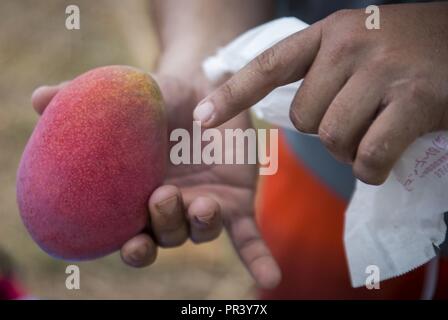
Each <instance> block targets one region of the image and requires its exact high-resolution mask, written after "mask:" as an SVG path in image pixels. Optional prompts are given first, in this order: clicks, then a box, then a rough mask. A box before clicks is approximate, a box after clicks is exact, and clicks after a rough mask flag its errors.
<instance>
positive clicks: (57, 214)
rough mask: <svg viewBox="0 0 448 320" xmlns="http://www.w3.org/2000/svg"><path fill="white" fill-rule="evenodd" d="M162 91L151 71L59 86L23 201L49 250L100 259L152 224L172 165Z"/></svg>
mask: <svg viewBox="0 0 448 320" xmlns="http://www.w3.org/2000/svg"><path fill="white" fill-rule="evenodd" d="M167 142H168V140H167V124H166V115H165V110H164V103H163V99H162V95H161V93H160V91H159V88H158V86H157V84H156V82H155V81H154V80H153V79H152V78H151V77H150V76H149V75H148V74H146V73H144V72H141V71H139V70H137V69H134V68H131V67H126V66H107V67H101V68H97V69H93V70H91V71H89V72H87V73H85V74H83V75H81V76H79V77H77V78H76V79H74V80H73V81H71V82H70V83H69V84H68V85H67V86H66V87H64V88H63V89H62V90H61V91H59V92H58V93H57V94H56V96H55V97H54V98H53V99H52V100H51V102H50V103H49V105H48V106H47V108H46V109H45V111H44V113H43V115H42V117H41V118H40V120H39V122H38V124H37V126H36V127H35V129H34V131H33V133H32V135H31V138H30V139H29V141H28V143H27V145H26V147H25V150H24V153H23V155H22V159H21V161H20V164H19V169H18V174H17V201H18V205H19V209H20V213H21V216H22V219H23V222H24V224H25V226H26V227H27V229H28V231H29V233H30V234H31V236H32V238H33V239H34V240H35V241H36V242H37V243H38V244H39V246H40V247H41V248H42V249H43V250H44V251H46V252H47V253H48V254H50V255H52V256H54V257H58V258H62V259H66V260H84V259H93V258H97V257H101V256H104V255H107V254H109V253H111V252H113V251H116V250H118V249H119V248H120V247H121V246H122V245H123V244H124V242H126V241H127V240H129V239H130V238H131V237H132V236H134V235H136V234H137V233H139V232H141V231H142V230H143V229H144V228H145V225H146V223H147V220H148V212H147V210H148V209H147V201H148V199H149V197H150V195H151V193H152V192H153V190H154V189H155V188H156V187H157V186H158V185H160V184H161V182H162V180H163V178H164V174H165V166H166V162H167V152H168V150H167Z"/></svg>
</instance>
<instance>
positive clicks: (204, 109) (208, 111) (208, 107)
mask: <svg viewBox="0 0 448 320" xmlns="http://www.w3.org/2000/svg"><path fill="white" fill-rule="evenodd" d="M214 111H215V106H214V105H213V103H211V102H210V101H205V102H203V103H201V104H200V105H198V106H197V107H196V109H194V111H193V118H194V120H196V121H201V122H202V123H205V122H207V121H209V120H210V119H211V117H212V115H213V112H214Z"/></svg>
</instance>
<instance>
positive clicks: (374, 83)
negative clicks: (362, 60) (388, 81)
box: [319, 69, 384, 163]
mask: <svg viewBox="0 0 448 320" xmlns="http://www.w3.org/2000/svg"><path fill="white" fill-rule="evenodd" d="M381 77H382V75H381V74H380V73H378V72H377V73H373V72H371V70H370V69H362V70H359V71H358V72H356V73H355V74H354V75H353V76H352V77H351V78H350V79H349V80H348V81H347V83H346V84H345V85H344V87H343V88H342V90H341V91H340V92H339V93H338V94H337V96H336V97H335V98H334V100H333V101H332V102H331V104H330V106H329V107H328V109H327V111H326V113H325V115H324V117H323V119H322V121H321V123H320V125H319V137H320V139H321V141H322V142H323V144H324V145H325V146H326V147H327V149H328V150H329V151H330V152H331V153H332V154H333V155H334V156H335V158H336V159H338V160H340V161H342V162H347V163H352V162H353V160H354V158H355V154H356V150H357V148H358V145H359V143H360V141H361V138H362V137H363V136H364V135H365V133H366V132H367V129H368V128H369V126H370V125H371V123H372V122H373V120H374V118H375V116H376V114H377V111H378V109H379V108H380V105H381V99H382V97H383V96H384V85H383V83H384V81H380V79H381Z"/></svg>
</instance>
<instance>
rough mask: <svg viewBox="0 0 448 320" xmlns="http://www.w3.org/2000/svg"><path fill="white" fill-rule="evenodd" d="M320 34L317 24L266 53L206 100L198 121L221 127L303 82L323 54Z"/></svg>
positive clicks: (198, 110) (197, 112)
mask: <svg viewBox="0 0 448 320" xmlns="http://www.w3.org/2000/svg"><path fill="white" fill-rule="evenodd" d="M320 34H321V32H320V24H319V23H316V24H314V25H312V26H310V27H308V28H307V29H305V30H303V31H300V32H297V33H295V34H293V35H291V36H289V37H288V38H286V39H284V40H282V41H280V42H279V43H277V44H276V45H274V46H273V47H271V48H269V49H267V50H266V51H264V52H263V53H262V54H260V55H259V56H257V57H256V58H255V59H254V60H252V61H251V62H250V63H249V64H248V65H247V66H245V67H244V68H243V69H241V70H240V71H239V72H237V73H236V74H235V75H234V76H233V77H231V78H230V79H229V80H228V81H227V82H225V83H224V84H222V85H221V86H220V87H219V88H218V89H216V90H215V91H214V92H212V93H211V94H210V95H209V96H208V97H206V98H205V99H204V100H202V102H201V103H200V104H199V105H198V106H197V107H196V109H195V110H194V113H193V116H194V119H195V120H197V121H201V122H202V124H203V126H204V127H213V126H217V125H220V124H222V123H224V122H225V121H227V120H229V119H231V118H233V117H234V116H236V115H237V114H239V113H240V112H242V111H243V110H245V109H247V108H249V107H251V106H252V105H253V104H255V103H256V102H258V101H259V100H261V99H262V98H263V97H265V96H266V95H267V94H268V93H269V92H271V91H272V90H273V89H274V88H276V87H278V86H282V85H285V84H287V83H290V82H294V81H296V80H299V79H301V78H303V77H304V76H305V73H306V72H307V70H308V69H309V67H310V65H311V63H312V62H313V60H314V57H315V56H316V54H317V51H318V50H319V44H320Z"/></svg>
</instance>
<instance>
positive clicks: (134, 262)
mask: <svg viewBox="0 0 448 320" xmlns="http://www.w3.org/2000/svg"><path fill="white" fill-rule="evenodd" d="M156 257H157V245H156V244H155V243H154V241H153V240H152V239H151V237H150V236H149V235H147V234H146V233H141V234H139V235H137V236H135V237H134V238H132V239H130V240H128V241H127V242H126V243H125V244H124V245H123V247H122V248H121V259H122V260H123V261H124V262H125V263H126V264H128V265H130V266H131V267H136V268H140V267H145V266H148V265H150V264H152V263H153V262H154V261H155V259H156Z"/></svg>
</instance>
